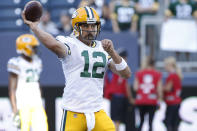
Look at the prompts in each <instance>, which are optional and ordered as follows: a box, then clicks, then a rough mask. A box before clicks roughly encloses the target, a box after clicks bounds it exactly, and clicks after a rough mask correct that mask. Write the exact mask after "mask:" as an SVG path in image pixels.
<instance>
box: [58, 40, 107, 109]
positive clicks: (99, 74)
mask: <svg viewBox="0 0 197 131" xmlns="http://www.w3.org/2000/svg"><path fill="white" fill-rule="evenodd" d="M67 44H68V46H69V48H70V50H71V54H70V55H67V56H66V58H65V59H64V60H63V61H62V66H63V70H64V74H65V79H66V87H65V89H64V94H63V98H64V103H67V105H70V106H69V107H71V108H72V109H70V110H72V111H78V110H80V111H82V112H83V110H84V112H88V111H87V110H91V108H93V109H94V107H96V108H97V106H98V105H99V104H98V103H101V101H102V95H103V82H104V81H103V78H104V73H105V70H106V68H107V62H108V55H107V53H106V52H105V51H104V50H103V48H102V45H101V43H100V42H99V41H96V42H95V45H94V46H92V47H89V46H87V45H85V44H84V43H82V42H80V41H79V40H78V39H77V38H70V37H69V38H68V39H67ZM71 98H72V99H71ZM71 101H73V102H71ZM87 105H89V106H90V108H89V109H84V108H86V106H87ZM99 108H100V107H99Z"/></svg>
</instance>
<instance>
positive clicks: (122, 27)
mask: <svg viewBox="0 0 197 131" xmlns="http://www.w3.org/2000/svg"><path fill="white" fill-rule="evenodd" d="M137 20H138V17H137V15H136V12H135V9H134V2H132V1H130V0H122V1H121V2H120V3H116V4H115V6H114V13H113V15H112V24H113V31H114V32H120V31H131V32H135V31H136V29H137Z"/></svg>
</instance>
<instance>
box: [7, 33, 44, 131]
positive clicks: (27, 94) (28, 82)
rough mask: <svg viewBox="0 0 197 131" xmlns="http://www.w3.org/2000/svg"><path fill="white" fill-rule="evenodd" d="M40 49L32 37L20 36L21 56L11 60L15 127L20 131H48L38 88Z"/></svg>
mask: <svg viewBox="0 0 197 131" xmlns="http://www.w3.org/2000/svg"><path fill="white" fill-rule="evenodd" d="M38 45H39V43H38V40H37V39H36V38H35V37H34V36H33V35H31V34H23V35H21V36H19V37H18V38H17V39H16V51H17V53H18V54H20V56H17V57H13V58H10V59H9V61H8V65H7V70H8V72H9V86H8V88H9V96H10V101H11V106H12V111H13V114H14V124H15V126H17V128H20V129H21V131H30V128H32V129H34V130H35V131H48V124H47V116H46V113H45V110H44V108H43V104H42V98H41V91H40V85H39V78H40V73H41V71H42V61H41V59H40V58H39V57H38V56H37V55H36V51H35V50H36V47H37V46H38Z"/></svg>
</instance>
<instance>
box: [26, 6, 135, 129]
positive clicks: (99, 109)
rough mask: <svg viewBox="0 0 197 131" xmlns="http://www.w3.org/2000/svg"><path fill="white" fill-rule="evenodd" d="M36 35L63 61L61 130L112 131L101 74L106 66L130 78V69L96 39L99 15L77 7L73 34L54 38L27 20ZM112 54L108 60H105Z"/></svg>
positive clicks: (107, 44)
mask: <svg viewBox="0 0 197 131" xmlns="http://www.w3.org/2000/svg"><path fill="white" fill-rule="evenodd" d="M22 17H23V20H24V23H26V24H27V25H28V26H29V27H30V28H31V30H32V31H33V32H34V33H35V35H36V36H37V37H38V38H39V39H40V40H41V42H42V44H44V45H45V46H46V47H47V48H48V49H50V50H51V51H52V52H53V53H55V54H56V55H57V56H58V58H59V60H60V61H61V63H62V68H63V72H64V75H65V81H66V82H65V88H64V93H63V100H62V107H63V115H62V124H61V131H65V130H66V131H67V130H68V131H71V130H72V131H73V130H74V131H87V130H88V131H91V130H92V131H114V130H115V127H114V124H113V122H112V120H111V119H110V118H109V117H108V116H107V114H106V113H105V111H104V110H103V106H102V104H103V85H104V74H105V71H106V69H107V67H108V68H109V69H111V70H112V71H113V72H114V73H117V74H119V75H120V76H121V77H124V78H129V77H130V76H131V71H130V68H129V66H128V65H127V63H126V62H125V60H124V59H123V58H122V57H120V56H119V55H118V53H117V52H116V51H115V49H114V47H113V42H112V41H111V40H109V39H104V40H102V41H97V40H96V38H97V36H98V35H99V33H100V18H99V16H98V13H97V12H96V11H95V9H93V8H92V7H88V6H85V7H80V8H78V9H77V10H76V11H75V12H74V13H73V15H72V27H73V33H72V34H71V35H70V36H57V37H56V39H55V38H54V37H53V36H52V35H51V34H49V33H47V32H45V31H43V30H42V29H40V28H39V27H38V23H39V22H31V21H28V20H26V18H25V16H24V11H23V14H22ZM108 56H111V59H108Z"/></svg>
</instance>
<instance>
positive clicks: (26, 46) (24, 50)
mask: <svg viewBox="0 0 197 131" xmlns="http://www.w3.org/2000/svg"><path fill="white" fill-rule="evenodd" d="M38 45H39V42H38V40H37V39H36V38H35V37H34V36H33V35H31V34H24V35H21V36H19V37H18V38H17V39H16V52H17V53H18V54H24V55H25V56H28V57H31V56H33V55H34V53H35V51H34V47H37V46H38Z"/></svg>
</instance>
